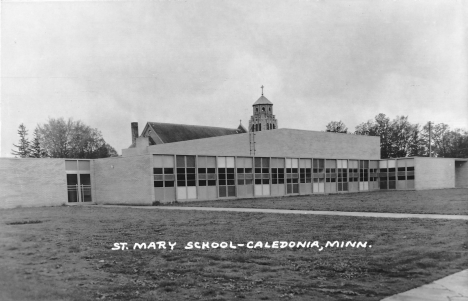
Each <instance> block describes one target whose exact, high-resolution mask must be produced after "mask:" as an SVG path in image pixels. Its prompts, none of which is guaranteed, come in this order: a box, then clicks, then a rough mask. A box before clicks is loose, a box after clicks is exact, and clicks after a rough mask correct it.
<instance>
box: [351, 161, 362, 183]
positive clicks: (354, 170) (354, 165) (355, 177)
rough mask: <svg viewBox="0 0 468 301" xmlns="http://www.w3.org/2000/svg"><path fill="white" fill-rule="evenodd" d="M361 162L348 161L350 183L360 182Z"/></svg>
mask: <svg viewBox="0 0 468 301" xmlns="http://www.w3.org/2000/svg"><path fill="white" fill-rule="evenodd" d="M358 164H359V162H358V161H357V160H349V161H348V173H349V174H348V177H349V182H358V181H359V171H358V166H359V165H358Z"/></svg>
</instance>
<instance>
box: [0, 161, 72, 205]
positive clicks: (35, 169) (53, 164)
mask: <svg viewBox="0 0 468 301" xmlns="http://www.w3.org/2000/svg"><path fill="white" fill-rule="evenodd" d="M67 201H68V200H67V180H66V174H65V160H64V159H13V158H0V208H14V207H17V206H23V207H35V206H59V205H62V204H65V203H67Z"/></svg>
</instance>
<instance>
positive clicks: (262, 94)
mask: <svg viewBox="0 0 468 301" xmlns="http://www.w3.org/2000/svg"><path fill="white" fill-rule="evenodd" d="M260 88H262V96H263V85H262V86H261V87H260Z"/></svg>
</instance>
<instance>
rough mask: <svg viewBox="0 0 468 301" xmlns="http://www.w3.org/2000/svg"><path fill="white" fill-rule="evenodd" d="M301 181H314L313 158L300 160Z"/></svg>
mask: <svg viewBox="0 0 468 301" xmlns="http://www.w3.org/2000/svg"><path fill="white" fill-rule="evenodd" d="M299 182H300V183H312V167H311V159H301V160H300V162H299Z"/></svg>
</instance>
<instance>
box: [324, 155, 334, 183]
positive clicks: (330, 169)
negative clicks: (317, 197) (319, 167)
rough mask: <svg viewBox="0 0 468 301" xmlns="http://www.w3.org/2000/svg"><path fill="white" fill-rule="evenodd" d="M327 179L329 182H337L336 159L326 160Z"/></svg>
mask: <svg viewBox="0 0 468 301" xmlns="http://www.w3.org/2000/svg"><path fill="white" fill-rule="evenodd" d="M325 175H326V177H325V179H326V180H325V181H326V182H328V183H336V160H326V161H325Z"/></svg>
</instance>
